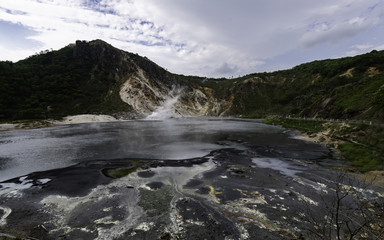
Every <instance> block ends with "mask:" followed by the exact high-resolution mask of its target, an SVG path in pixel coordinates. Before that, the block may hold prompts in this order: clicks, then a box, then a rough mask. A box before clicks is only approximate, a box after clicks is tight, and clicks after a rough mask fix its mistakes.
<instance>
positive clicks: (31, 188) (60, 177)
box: [0, 140, 382, 239]
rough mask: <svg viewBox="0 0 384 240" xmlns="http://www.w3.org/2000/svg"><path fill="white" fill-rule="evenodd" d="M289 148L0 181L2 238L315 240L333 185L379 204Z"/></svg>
mask: <svg viewBox="0 0 384 240" xmlns="http://www.w3.org/2000/svg"><path fill="white" fill-rule="evenodd" d="M295 141H296V143H297V144H291V145H290V146H288V147H284V146H285V145H263V144H254V143H252V144H251V143H248V142H241V141H240V143H239V144H242V146H243V148H242V149H234V148H228V149H219V150H215V151H212V152H211V153H210V154H208V155H207V156H205V157H202V158H193V159H187V160H157V159H152V160H149V159H117V160H104V161H103V160H97V161H87V162H82V163H80V164H77V165H74V166H70V167H67V168H61V169H55V170H49V171H44V172H35V173H32V174H29V175H26V176H23V177H18V178H14V179H11V180H7V181H4V182H2V183H0V184H1V186H2V187H1V188H0V233H1V234H2V235H3V236H8V237H9V236H17V237H20V238H26V237H32V238H36V239H314V236H316V232H321V230H324V229H320V226H326V221H327V220H325V216H327V214H328V213H327V211H328V209H329V206H331V205H332V204H333V202H334V196H335V193H336V192H337V189H338V187H339V186H342V188H343V189H350V188H351V186H354V189H357V191H358V192H359V193H361V194H362V195H364V197H365V199H380V198H382V196H381V195H380V193H379V192H378V191H377V189H376V190H375V191H373V190H370V189H369V188H367V187H365V186H363V185H362V183H360V182H357V181H355V180H352V179H351V178H349V177H348V176H347V175H341V174H340V173H338V172H336V171H333V170H329V169H328V168H326V167H324V166H329V165H332V163H333V164H334V163H335V161H336V160H334V159H333V157H332V154H331V153H330V152H329V150H327V149H326V148H323V147H322V146H320V145H315V144H312V143H308V142H303V141H299V140H295ZM337 164H341V163H340V162H338V163H337ZM338 182H341V185H338V184H337V183H338ZM355 196H356V198H357V196H358V195H352V194H351V195H350V196H348V198H347V203H348V206H349V208H356V207H357V203H358V202H356V201H355ZM348 217H349V218H353V219H354V222H356V223H359V221H362V219H361V218H360V217H359V216H358V215H348ZM316 224H318V225H319V226H316ZM351 226H352V225H351ZM352 227H353V226H352ZM344 230H345V229H344ZM2 235H0V239H1V238H2ZM367 236H370V235H367ZM4 238H5V237H4Z"/></svg>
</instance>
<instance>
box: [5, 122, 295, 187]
mask: <svg viewBox="0 0 384 240" xmlns="http://www.w3.org/2000/svg"><path fill="white" fill-rule="evenodd" d="M284 131H285V130H284V129H282V128H279V127H274V126H269V125H265V124H262V123H260V122H257V121H251V120H250V121H244V120H237V119H220V118H205V119H202V118H192V119H168V120H164V121H126V122H110V123H87V124H77V125H64V126H55V127H50V128H41V129H31V130H12V131H3V132H0V181H4V180H6V179H9V178H13V177H18V176H22V175H25V174H28V173H31V172H35V171H44V170H49V169H55V168H61V167H66V166H70V165H73V164H76V163H79V162H82V161H87V160H94V159H104V160H105V159H116V158H146V159H188V158H194V157H202V156H204V155H206V154H208V153H209V152H211V151H212V150H215V149H221V148H244V147H245V143H248V142H249V143H252V144H261V145H268V144H274V145H276V144H277V145H281V146H282V147H285V148H287V147H289V146H290V145H291V146H292V147H294V146H297V140H294V139H291V138H290V137H289V135H288V134H286V133H284Z"/></svg>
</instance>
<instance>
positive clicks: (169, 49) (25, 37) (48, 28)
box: [0, 0, 384, 77]
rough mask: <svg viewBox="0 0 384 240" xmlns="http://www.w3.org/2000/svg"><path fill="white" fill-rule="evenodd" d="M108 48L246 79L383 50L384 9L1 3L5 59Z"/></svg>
mask: <svg viewBox="0 0 384 240" xmlns="http://www.w3.org/2000/svg"><path fill="white" fill-rule="evenodd" d="M94 39H102V40H104V41H106V42H108V43H110V44H112V45H113V46H115V47H117V48H120V49H122V50H125V51H128V52H132V53H138V54H139V55H141V56H146V57H148V58H149V59H151V60H152V61H154V62H155V63H157V64H158V65H160V66H162V67H164V68H166V69H167V70H169V71H170V72H173V73H178V74H184V75H198V76H207V77H238V76H242V75H245V74H249V73H255V72H270V71H275V70H282V69H289V68H292V67H294V66H296V65H299V64H301V63H305V62H310V61H313V60H321V59H328V58H339V57H345V56H354V55H357V54H362V53H366V52H370V51H372V50H373V49H376V50H383V49H384V0H321V1H319V0H193V1H192V0H0V60H9V61H18V60H21V59H24V58H26V57H28V56H30V55H33V54H35V53H38V52H40V51H43V50H57V49H60V48H62V47H65V46H67V45H68V44H70V43H74V42H75V41H76V40H87V41H91V40H94Z"/></svg>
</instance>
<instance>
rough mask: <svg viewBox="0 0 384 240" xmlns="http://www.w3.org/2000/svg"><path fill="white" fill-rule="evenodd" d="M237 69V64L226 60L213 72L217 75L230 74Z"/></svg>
mask: <svg viewBox="0 0 384 240" xmlns="http://www.w3.org/2000/svg"><path fill="white" fill-rule="evenodd" d="M237 70H239V68H238V67H237V66H231V65H229V64H228V63H227V62H224V63H223V64H221V66H220V67H218V68H217V69H215V70H214V71H213V73H214V74H217V75H229V74H234V73H236V71H237Z"/></svg>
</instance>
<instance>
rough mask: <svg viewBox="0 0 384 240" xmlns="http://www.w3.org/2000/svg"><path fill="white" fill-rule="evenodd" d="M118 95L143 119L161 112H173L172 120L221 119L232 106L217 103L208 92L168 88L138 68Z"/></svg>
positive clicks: (209, 91) (173, 86) (204, 89)
mask: <svg viewBox="0 0 384 240" xmlns="http://www.w3.org/2000/svg"><path fill="white" fill-rule="evenodd" d="M119 94H120V98H121V100H122V101H123V102H125V103H127V104H129V105H130V106H131V107H132V108H133V109H134V110H135V111H136V112H138V113H140V114H144V115H150V114H151V113H153V112H156V111H159V110H162V111H164V112H165V111H167V113H169V112H171V114H170V115H171V116H172V117H181V116H183V117H187V116H206V115H213V116H218V115H221V114H222V113H224V112H225V110H226V109H228V108H229V106H230V103H228V102H227V101H220V100H218V99H216V98H215V97H214V96H213V91H212V90H211V89H209V88H193V87H189V86H188V87H187V86H176V85H172V86H169V85H168V84H165V83H162V82H161V81H154V80H152V79H151V78H149V77H147V74H146V73H145V72H144V70H143V69H141V68H139V67H138V70H137V72H136V73H135V74H133V75H131V76H129V77H128V79H127V80H126V81H125V82H124V83H123V84H122V86H121V89H120V92H119Z"/></svg>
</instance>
